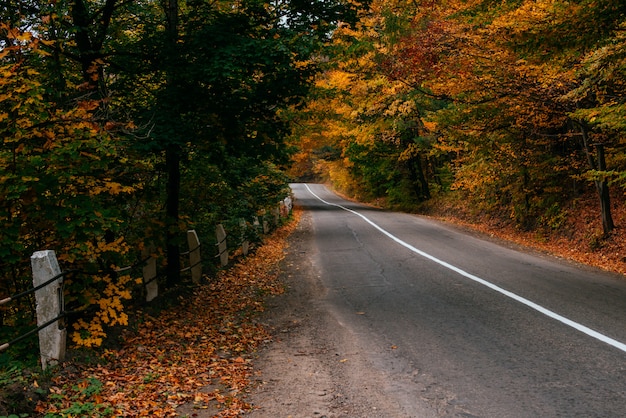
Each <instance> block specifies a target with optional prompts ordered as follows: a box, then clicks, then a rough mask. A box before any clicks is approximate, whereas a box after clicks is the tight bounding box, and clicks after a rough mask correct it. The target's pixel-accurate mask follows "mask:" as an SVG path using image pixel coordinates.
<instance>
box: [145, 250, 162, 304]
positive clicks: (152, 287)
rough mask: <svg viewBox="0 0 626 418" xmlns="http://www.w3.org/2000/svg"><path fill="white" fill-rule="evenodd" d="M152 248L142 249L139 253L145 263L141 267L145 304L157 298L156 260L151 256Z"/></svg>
mask: <svg viewBox="0 0 626 418" xmlns="http://www.w3.org/2000/svg"><path fill="white" fill-rule="evenodd" d="M151 253H152V247H144V249H143V250H142V251H141V257H142V258H143V259H146V258H148V257H149V258H148V259H147V260H146V262H145V264H144V266H143V270H142V271H143V283H144V286H146V302H150V301H152V300H154V298H156V297H157V296H159V283H158V281H157V279H156V277H157V262H156V258H154V257H153V256H152V255H151Z"/></svg>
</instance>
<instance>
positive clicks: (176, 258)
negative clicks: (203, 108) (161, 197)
mask: <svg viewBox="0 0 626 418" xmlns="http://www.w3.org/2000/svg"><path fill="white" fill-rule="evenodd" d="M165 165H166V167H167V187H166V202H165V212H166V213H165V216H166V226H167V232H166V248H167V268H166V274H167V286H168V287H172V286H175V285H176V284H177V283H178V282H179V280H180V246H179V243H178V242H179V239H180V231H179V226H178V220H179V202H180V147H179V146H178V145H175V144H170V145H169V146H168V147H167V148H166V150H165Z"/></svg>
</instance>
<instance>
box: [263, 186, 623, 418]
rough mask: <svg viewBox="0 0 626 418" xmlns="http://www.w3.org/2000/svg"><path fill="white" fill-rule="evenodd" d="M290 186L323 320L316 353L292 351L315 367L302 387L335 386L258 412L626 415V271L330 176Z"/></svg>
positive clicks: (313, 320)
mask: <svg viewBox="0 0 626 418" xmlns="http://www.w3.org/2000/svg"><path fill="white" fill-rule="evenodd" d="M292 189H293V191H294V194H295V197H296V201H297V202H298V204H299V205H300V206H302V207H303V208H304V209H305V210H306V211H307V212H306V213H307V216H309V217H310V218H309V219H310V222H311V227H310V229H311V230H310V231H309V232H310V233H311V234H312V235H311V236H310V240H309V241H307V242H305V244H303V247H302V248H301V249H300V250H299V251H300V255H301V256H302V257H306V261H307V262H308V263H310V265H311V269H312V271H313V272H314V274H312V275H311V277H312V279H310V280H312V281H313V282H311V286H312V288H315V289H317V291H316V293H315V295H313V296H307V297H305V298H302V303H310V304H311V305H310V306H311V307H309V308H307V309H308V311H311V312H312V311H313V310H314V311H315V314H314V315H313V314H312V317H311V318H309V320H310V323H311V326H312V327H317V328H318V330H317V331H316V334H315V335H316V336H314V337H311V338H309V340H308V342H304V343H303V341H302V340H301V337H299V338H300V341H299V348H298V349H299V350H305V351H306V349H304V348H303V347H302V346H303V345H305V344H310V345H315V344H318V349H317V350H314V349H313V348H311V347H309V348H308V350H309V351H310V352H313V351H315V353H317V354H316V356H317V357H316V358H315V359H314V360H315V361H314V362H313V363H312V361H313V360H312V359H304V358H299V357H297V356H296V354H294V356H295V357H293V359H294V360H293V361H294V366H295V367H294V369H295V370H298V362H299V361H303V363H302V364H301V365H300V366H301V369H300V370H301V372H302V371H303V370H304V369H303V368H306V367H309V368H310V369H311V370H309V372H308V373H309V375H310V378H309V379H308V380H305V382H308V383H304V384H310V385H311V387H312V389H314V390H313V392H314V393H317V396H318V397H319V398H320V399H319V400H317V401H316V402H321V399H322V398H330V396H329V395H330V394H331V392H332V393H334V394H335V395H334V396H333V397H332V399H328V400H327V401H325V402H326V403H325V404H320V405H319V407H316V408H317V410H316V411H295V412H289V414H287V409H288V406H289V405H292V403H291V402H290V401H289V399H288V398H289V394H284V395H283V396H286V398H285V399H286V400H283V401H282V405H283V407H284V409H283V411H282V413H280V414H279V415H273V414H274V413H275V412H271V410H267V409H266V410H265V415H264V414H263V413H257V414H258V416H287V415H292V416H303V417H304V416H346V417H350V416H351V417H373V416H387V417H429V416H433V417H436V416H449V417H498V418H501V417H619V416H626V345H625V343H626V281H624V280H623V278H622V277H618V276H616V275H612V274H607V273H603V272H600V271H597V270H594V269H590V268H586V267H582V266H579V265H574V264H572V263H568V262H565V261H562V260H559V259H555V258H552V257H549V256H544V255H539V254H531V253H529V252H524V251H520V249H518V248H515V247H514V246H512V245H511V246H508V245H503V244H502V243H497V242H495V241H494V240H488V239H485V238H484V237H480V236H477V235H476V234H468V233H467V232H464V231H461V230H459V229H456V228H454V227H451V226H449V225H446V224H443V223H439V222H435V221H433V220H430V219H426V218H423V217H418V216H413V215H408V214H401V213H391V212H387V211H381V210H376V209H372V208H370V207H367V206H364V205H360V204H356V203H353V202H349V201H346V200H344V199H341V198H340V197H338V196H336V195H335V194H333V193H331V192H330V191H329V190H328V189H327V188H326V187H324V186H322V185H313V184H308V185H307V184H294V185H292ZM299 268H300V267H298V269H299ZM300 273H301V271H296V270H294V271H292V272H291V274H293V275H295V276H297V275H298V274H300ZM303 277H304V274H303ZM287 297H289V295H287ZM309 299H311V300H312V301H311V300H309ZM294 309H296V308H295V307H294ZM303 309H304V308H303ZM294 312H295V311H294ZM316 321H317V322H316ZM321 340H326V341H327V342H326V343H324V344H325V345H324V347H325V348H319V347H321V345H322V343H321V342H319V341H321ZM286 341H289V340H288V339H286ZM291 341H292V343H293V342H294V341H296V340H295V339H292V340H291ZM294 344H295V343H294ZM329 347H330V348H329ZM278 349H281V348H280V347H278ZM282 349H283V350H284V352H283V358H284V357H285V355H288V354H289V353H288V351H289V350H288V349H287V348H286V347H283V348H282ZM292 354H293V352H292ZM302 357H304V355H303V356H302ZM307 361H308V363H307ZM322 375H323V376H326V377H324V378H322V377H320V376H322ZM280 379H283V380H284V381H285V383H286V384H287V385H297V383H294V382H295V380H291V381H290V380H289V378H288V377H287V376H281V378H280ZM280 379H278V378H277V379H276V380H277V381H279V380H280ZM316 379H317V380H316ZM333 379H334V381H333ZM294 387H295V386H294ZM276 389H277V388H274V390H276ZM267 390H268V391H269V390H270V388H267ZM341 392H342V393H344V394H346V393H347V394H348V396H347V397H350V396H352V401H350V400H348V399H343V400H341V401H339V400H338V399H340V398H341V396H342V394H341ZM260 399H261V398H257V400H260ZM260 401H262V399H261V400H260ZM303 402H304V401H303ZM350 402H352V403H353V404H354V403H358V404H359V405H360V407H355V406H354V405H353V407H352V409H350V407H348V404H349V403H350ZM295 405H296V406H294V408H296V409H297V408H298V406H297V404H295ZM299 408H302V405H300V406H299ZM279 409H280V408H279ZM277 412H280V411H277Z"/></svg>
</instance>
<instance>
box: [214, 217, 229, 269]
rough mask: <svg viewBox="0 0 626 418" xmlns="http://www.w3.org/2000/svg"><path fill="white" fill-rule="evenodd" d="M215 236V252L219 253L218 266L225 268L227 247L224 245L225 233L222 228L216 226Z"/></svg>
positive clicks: (220, 225) (219, 225)
mask: <svg viewBox="0 0 626 418" xmlns="http://www.w3.org/2000/svg"><path fill="white" fill-rule="evenodd" d="M215 235H216V237H217V250H218V251H219V257H220V265H221V266H222V267H226V266H227V265H228V245H227V243H226V231H224V226H223V225H222V224H218V225H217V227H215Z"/></svg>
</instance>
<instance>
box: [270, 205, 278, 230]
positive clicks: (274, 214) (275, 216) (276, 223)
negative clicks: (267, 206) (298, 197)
mask: <svg viewBox="0 0 626 418" xmlns="http://www.w3.org/2000/svg"><path fill="white" fill-rule="evenodd" d="M272 215H273V216H274V224H273V225H274V227H278V225H279V224H280V205H277V206H274V208H272Z"/></svg>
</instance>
